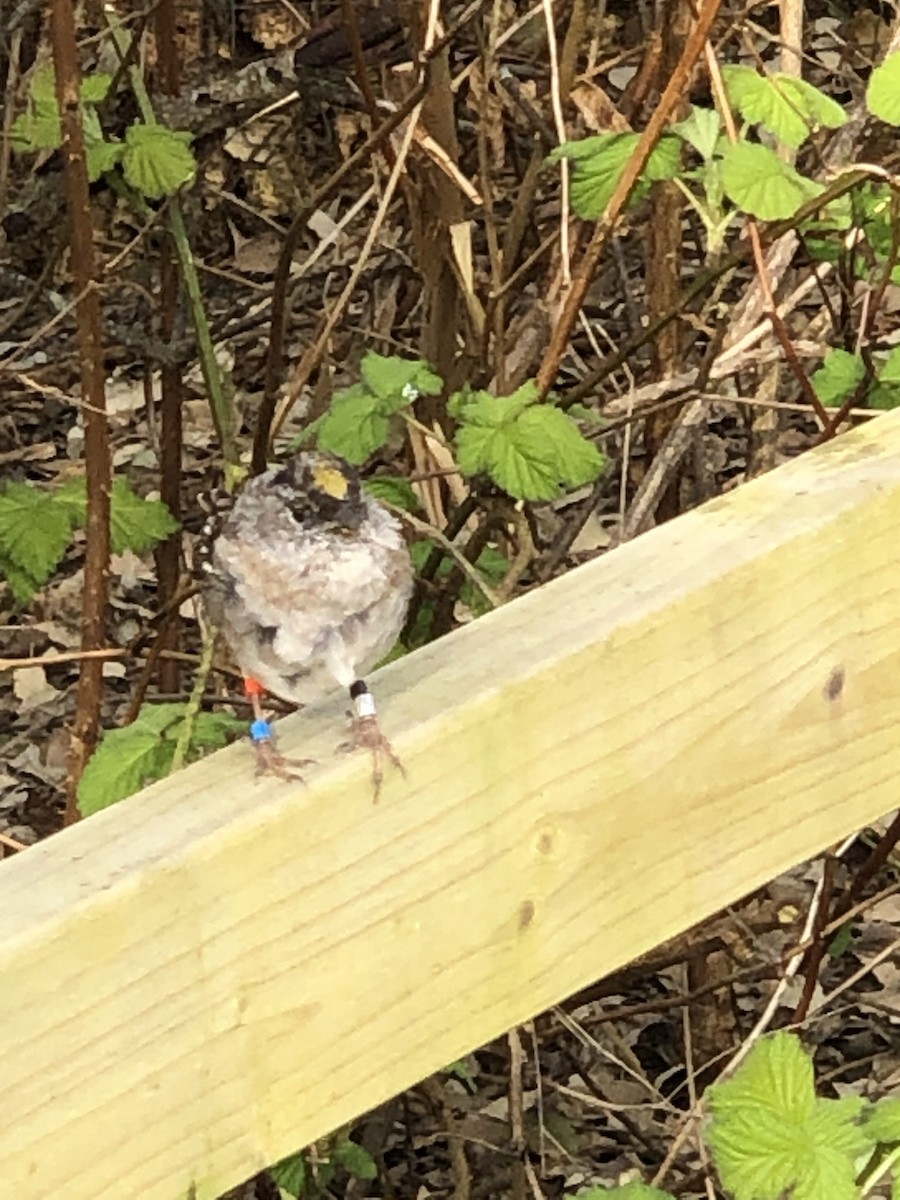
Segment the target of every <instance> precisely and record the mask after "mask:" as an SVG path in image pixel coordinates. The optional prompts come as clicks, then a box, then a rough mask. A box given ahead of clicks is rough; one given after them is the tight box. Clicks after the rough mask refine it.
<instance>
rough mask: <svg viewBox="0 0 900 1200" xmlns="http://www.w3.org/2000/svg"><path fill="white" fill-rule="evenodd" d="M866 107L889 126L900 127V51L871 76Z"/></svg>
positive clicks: (867, 89) (888, 58)
mask: <svg viewBox="0 0 900 1200" xmlns="http://www.w3.org/2000/svg"><path fill="white" fill-rule="evenodd" d="M866 107H867V108H868V110H869V112H870V113H871V114H872V116H873V117H878V119H879V120H881V121H886V122H887V124H888V125H900V50H897V51H895V52H894V53H893V54H891V55H889V56H888V57H887V58H886V59H885V60H884V62H883V63H882V64H881V65H880V66H878V67H876V68H875V70H874V71H873V72H872V74H871V75H870V76H869V86H868V87H867V88H866Z"/></svg>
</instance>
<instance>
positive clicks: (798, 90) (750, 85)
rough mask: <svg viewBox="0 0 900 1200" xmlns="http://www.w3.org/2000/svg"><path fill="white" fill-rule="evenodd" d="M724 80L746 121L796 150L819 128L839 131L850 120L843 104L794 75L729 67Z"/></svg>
mask: <svg viewBox="0 0 900 1200" xmlns="http://www.w3.org/2000/svg"><path fill="white" fill-rule="evenodd" d="M722 78H723V80H724V82H725V91H726V92H727V94H728V99H729V101H730V102H731V104H732V106H733V107H734V108H736V109H737V110H738V112H739V113H740V114H741V116H742V117H743V118H744V120H745V121H749V122H751V123H754V124H755V123H758V124H760V125H763V126H764V127H765V128H766V129H768V130H769V132H770V133H774V134H775V136H776V137H777V138H778V140H779V141H781V142H783V143H784V144H785V145H786V146H791V147H793V148H794V149H795V150H796V149H797V147H798V146H800V145H801V144H802V143H803V142H804V141H805V139H806V138H807V137H808V136H809V134H810V132H811V130H812V128H813V127H814V126H815V125H825V126H827V127H828V128H830V129H836V128H838V127H839V126H840V125H843V124H844V122H845V121H846V120H847V115H846V113H845V112H844V110H843V109H842V108H841V106H840V105H839V104H836V103H835V101H834V100H831V99H830V98H829V97H828V96H826V95H825V94H824V93H822V92H820V91H819V90H818V88H815V87H813V86H812V84H810V83H806V82H805V80H802V79H796V78H795V77H794V76H793V75H784V74H781V73H775V74H773V75H768V76H767V75H760V74H758V73H757V72H756V71H755V70H754V69H753V68H752V67H741V66H725V67H723V68H722Z"/></svg>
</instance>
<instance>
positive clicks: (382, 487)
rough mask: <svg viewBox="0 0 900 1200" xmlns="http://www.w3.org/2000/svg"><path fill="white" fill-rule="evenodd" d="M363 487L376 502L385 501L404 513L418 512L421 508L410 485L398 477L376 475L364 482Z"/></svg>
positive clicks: (407, 481) (406, 480)
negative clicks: (403, 510)
mask: <svg viewBox="0 0 900 1200" xmlns="http://www.w3.org/2000/svg"><path fill="white" fill-rule="evenodd" d="M363 487H364V488H365V490H366V491H367V492H368V493H369V495H370V496H374V497H375V499H376V500H385V501H386V502H387V503H388V504H393V505H395V506H396V507H397V508H402V509H405V511H406V512H411V513H414V512H418V511H419V509H420V508H421V507H422V506H421V505H420V504H419V498H418V496H417V495H416V493H415V491H414V490H413V486H412V484H411V483H410V482H409V480H408V479H402V478H401V477H400V476H398V475H376V476H375V477H374V478H373V479H367V480H365V482H364V483H363Z"/></svg>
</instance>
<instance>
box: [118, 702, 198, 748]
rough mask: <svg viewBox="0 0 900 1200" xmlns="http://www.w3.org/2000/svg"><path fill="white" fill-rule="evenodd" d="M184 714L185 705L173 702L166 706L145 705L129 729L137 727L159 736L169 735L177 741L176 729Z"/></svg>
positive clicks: (185, 710)
mask: <svg viewBox="0 0 900 1200" xmlns="http://www.w3.org/2000/svg"><path fill="white" fill-rule="evenodd" d="M186 712H187V706H186V705H185V704H182V703H176V702H174V701H173V702H171V703H168V704H145V705H144V706H143V707H142V708H141V711H140V712H139V713H138V717H137V720H136V721H135V722H134V725H132V726H131V728H134V727H135V726H139V727H140V728H141V729H145V730H149V732H150V733H155V734H157V735H159V736H162V735H163V734H165V735H167V736H168V735H170V734H171V736H172V738H173V739H177V737H178V727H179V726H180V725H181V722H182V721H183V720H184V714H185V713H186Z"/></svg>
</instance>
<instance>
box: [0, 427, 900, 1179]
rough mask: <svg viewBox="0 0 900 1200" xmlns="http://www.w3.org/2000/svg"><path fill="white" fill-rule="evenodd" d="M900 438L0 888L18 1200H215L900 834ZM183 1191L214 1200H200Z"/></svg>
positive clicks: (0, 1019)
mask: <svg viewBox="0 0 900 1200" xmlns="http://www.w3.org/2000/svg"><path fill="white" fill-rule="evenodd" d="M898 530H900V419H898V417H897V416H894V415H890V416H886V417H883V418H879V419H878V420H877V421H874V422H873V423H872V424H870V425H868V426H866V427H865V428H863V429H860V430H857V431H856V432H854V433H852V434H850V435H848V436H846V437H844V438H842V439H840V440H839V441H837V442H834V443H831V444H830V445H827V446H825V447H824V448H822V449H820V450H817V451H815V452H813V453H811V454H809V455H808V456H805V457H803V458H802V459H800V460H798V461H796V462H794V463H791V464H790V465H788V466H785V467H783V468H781V469H779V470H777V471H775V472H773V473H772V474H771V475H769V476H767V477H765V478H764V479H761V480H759V481H757V482H755V483H752V484H750V485H748V486H747V487H745V488H743V489H741V490H740V491H738V492H736V493H735V494H732V495H730V496H728V497H726V498H724V499H720V500H716V501H714V502H712V503H710V504H707V505H706V506H705V507H704V508H702V509H700V510H699V511H697V512H695V513H692V514H690V515H688V516H685V517H683V518H681V519H680V520H678V521H676V522H674V523H672V524H670V525H667V526H665V527H664V528H662V529H660V530H657V531H654V532H652V533H650V534H647V535H646V536H644V537H642V538H640V539H638V540H637V541H635V542H633V543H631V544H629V545H627V546H625V547H624V548H622V549H620V550H618V551H615V552H614V553H611V554H609V555H607V556H606V557H604V558H602V559H600V560H598V561H596V562H593V563H591V564H590V565H588V566H586V567H583V568H581V569H580V570H577V571H574V572H572V573H571V574H569V575H567V576H566V577H565V578H563V579H560V580H558V581H556V582H555V583H552V584H550V585H549V586H547V587H544V588H542V589H540V590H539V591H535V592H533V593H532V594H530V595H528V596H526V597H524V598H523V599H521V600H517V601H516V602H514V603H512V604H510V605H508V606H507V607H505V608H503V609H502V610H500V611H498V612H496V613H494V614H492V615H490V616H488V617H485V618H483V619H482V620H480V621H478V622H477V623H476V624H474V625H472V626H469V627H468V628H465V629H463V630H461V631H459V632H458V633H455V634H453V635H451V636H450V637H447V638H445V639H444V640H442V641H441V642H439V643H437V644H435V645H433V646H430V647H428V648H426V649H424V650H422V651H420V652H418V653H416V654H414V655H412V656H410V657H409V658H407V659H405V660H403V661H401V662H398V663H395V664H393V665H392V666H391V667H389V668H388V669H387V670H385V671H384V672H382V673H381V675H380V677H379V678H377V679H376V681H375V685H376V686H375V690H376V691H377V693H378V695H379V698H380V701H381V712H382V720H383V722H384V725H385V727H386V729H387V730H388V731H389V733H390V735H391V736H392V738H393V740H394V744H395V746H396V747H397V749H398V750H399V752H400V754H401V755H402V757H403V760H404V762H405V764H406V768H407V771H408V777H407V778H406V779H402V778H400V777H399V776H394V777H391V778H389V779H388V781H387V784H386V786H385V789H384V792H383V795H382V799H381V802H380V803H379V804H378V805H377V806H375V805H373V803H372V797H371V790H370V786H369V781H368V764H367V762H366V761H365V759H364V758H362V757H360V758H353V759H345V758H340V757H335V756H334V755H333V753H332V750H333V747H334V745H335V743H336V742H337V741H338V740H339V738H340V736H341V734H342V733H343V713H342V710H343V707H344V706H343V704H342V703H341V702H335V703H334V704H333V705H331V706H330V707H328V708H322V709H321V710H319V711H316V712H314V713H311V714H307V715H304V716H303V717H300V718H293V719H291V720H288V721H285V722H284V723H283V728H282V741H283V745H284V748H285V749H286V750H287V751H288V752H293V753H304V754H312V755H315V756H317V757H318V758H319V759H320V762H321V766H320V767H318V768H315V769H313V770H312V771H311V772H310V775H309V786H308V787H302V786H299V785H293V784H284V783H280V782H268V781H267V782H263V783H255V782H254V780H253V774H252V764H251V754H250V751H249V749H248V747H247V746H246V745H238V746H234V747H232V748H230V749H228V750H225V751H222V752H221V753H218V754H215V755H213V756H212V757H211V758H209V759H207V760H205V761H204V762H202V763H200V764H198V765H196V766H194V767H191V768H190V769H188V770H186V771H183V772H181V773H179V774H178V775H177V776H175V777H174V778H171V779H168V780H166V781H165V782H163V783H160V784H157V785H155V786H153V787H151V788H148V789H147V790H146V791H144V792H143V793H142V794H141V795H139V796H136V797H134V798H133V799H131V800H129V801H127V802H126V803H124V804H122V805H120V806H118V807H116V808H114V809H112V810H109V811H108V812H105V813H102V814H100V815H99V816H96V817H93V818H91V819H90V820H88V821H85V822H83V823H82V824H81V825H80V826H78V827H76V828H73V829H70V830H68V831H66V832H64V833H62V834H60V835H58V836H56V837H53V838H51V839H49V840H48V841H46V842H44V843H43V844H41V845H39V846H37V847H35V848H33V849H30V850H28V851H27V852H25V853H23V854H21V855H20V856H18V857H16V858H14V859H12V860H11V861H9V862H6V863H4V864H2V866H0V1030H2V1036H3V1055H2V1061H3V1071H2V1087H0V1196H3V1197H9V1198H10V1200H47V1198H48V1197H53V1196H65V1198H66V1200H113V1198H115V1200H123V1198H128V1200H131V1198H132V1197H133V1198H134V1200H177V1198H179V1197H186V1196H188V1195H189V1194H193V1195H195V1196H196V1197H197V1200H208V1198H211V1197H214V1196H217V1195H218V1194H219V1193H220V1192H221V1191H223V1190H224V1189H225V1188H226V1187H228V1186H230V1185H232V1184H234V1183H235V1182H236V1181H238V1180H240V1179H241V1178H243V1177H246V1176H248V1175H249V1174H251V1173H252V1172H254V1171H255V1170H257V1169H259V1168H262V1167H263V1166H264V1165H266V1164H268V1163H270V1162H272V1161H273V1160H276V1159H278V1158H280V1157H282V1156H284V1155H285V1154H287V1153H290V1152H291V1151H293V1150H295V1149H297V1148H298V1147H300V1146H302V1145H304V1144H305V1143H307V1142H309V1141H310V1140H312V1139H314V1138H316V1137H317V1136H320V1135H322V1134H324V1133H326V1132H327V1131H329V1130H331V1129H333V1128H334V1127H336V1126H337V1125H339V1124H340V1123H341V1122H344V1121H347V1120H349V1119H351V1118H353V1117H354V1116H356V1115H358V1114H359V1113H361V1112H363V1111H364V1110H366V1109H368V1108H370V1107H371V1106H372V1105H375V1104H377V1103H378V1102H379V1101H382V1100H384V1099H385V1098H386V1097H388V1096H390V1095H392V1094H394V1093H396V1092H398V1091H399V1090H401V1089H402V1088H405V1087H407V1086H408V1085H410V1084H412V1083H413V1082H414V1081H416V1080H418V1079H420V1078H422V1077H423V1076H425V1075H427V1074H429V1073H430V1072H432V1071H434V1070H436V1069H438V1068H440V1067H441V1066H443V1065H445V1064H447V1063H449V1062H450V1061H452V1060H453V1059H455V1058H457V1057H459V1056H460V1055H461V1054H463V1053H465V1052H467V1051H469V1050H471V1049H473V1048H474V1047H476V1046H478V1045H480V1044H481V1043H483V1042H485V1041H487V1040H489V1039H490V1038H492V1037H494V1036H495V1035H498V1034H500V1033H501V1032H502V1031H503V1030H505V1029H507V1028H508V1027H510V1026H511V1025H513V1024H515V1023H516V1022H518V1021H521V1020H523V1019H524V1018H527V1017H529V1016H531V1015H532V1014H534V1013H537V1012H539V1011H540V1010H541V1009H543V1008H545V1007H546V1006H548V1005H550V1004H552V1003H554V1002H555V1001H558V1000H560V999H562V998H563V997H564V996H565V995H567V994H568V993H570V992H573V991H574V990H576V989H578V988H580V987H582V986H583V985H585V984H587V983H588V982H590V981H591V980H593V979H595V978H597V977H599V976H602V975H603V974H604V973H607V972H609V971H610V970H611V969H613V968H615V967H618V966H620V965H621V964H623V963H625V962H626V961H628V960H630V959H632V958H634V957H635V956H636V955H638V954H640V953H642V952H644V951H646V950H647V949H648V948H650V947H652V946H653V945H654V944H657V943H659V942H662V941H663V940H664V939H666V938H669V937H671V936H672V935H674V934H676V933H678V932H679V931H681V930H683V929H685V928H687V927H688V926H690V925H692V924H693V923H694V922H696V921H698V920H700V919H701V918H703V917H704V916H705V915H707V914H709V913H712V912H713V911H714V910H716V909H719V908H720V907H722V906H723V905H725V904H728V903H729V902H731V901H734V900H736V899H737V898H738V897H740V896H741V895H742V894H745V893H746V892H748V891H749V890H750V889H752V888H754V887H756V886H757V885H759V884H761V883H763V882H764V881H765V880H768V879H770V878H771V877H773V876H775V875H777V874H778V873H779V872H781V871H783V870H784V869H785V868H787V867H789V866H791V865H792V864H794V863H796V862H798V861H800V860H802V859H804V858H806V857H808V856H810V855H812V854H814V853H815V852H817V851H819V850H821V849H822V848H823V847H825V846H826V845H828V844H829V843H831V842H833V841H835V840H837V839H838V838H841V837H843V836H845V835H846V834H848V833H850V832H851V831H852V830H854V829H855V828H857V827H859V826H862V825H863V824H865V823H866V822H868V821H870V820H872V819H874V818H877V817H879V816H880V815H882V814H883V813H885V812H886V811H888V810H890V809H892V808H893V807H895V806H896V805H897V803H898V791H900V789H898V784H897V778H898V774H900V738H898V735H897V730H896V721H897V711H898V688H900V646H898V641H900V638H898V632H900V623H898V614H900V572H898V569H897V562H896V556H897V545H898ZM192 1188H193V1193H191V1189H192Z"/></svg>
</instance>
